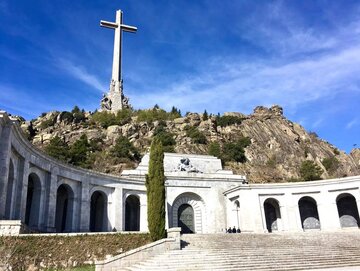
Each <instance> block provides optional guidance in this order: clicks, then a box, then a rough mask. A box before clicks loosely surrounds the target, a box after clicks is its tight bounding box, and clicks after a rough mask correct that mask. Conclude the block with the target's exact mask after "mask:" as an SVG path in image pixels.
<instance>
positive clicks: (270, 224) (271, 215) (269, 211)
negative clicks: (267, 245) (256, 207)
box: [264, 199, 281, 232]
mask: <svg viewBox="0 0 360 271" xmlns="http://www.w3.org/2000/svg"><path fill="white" fill-rule="evenodd" d="M264 212H265V219H266V228H267V230H268V232H273V231H277V230H278V229H279V225H278V219H280V218H281V216H280V208H279V203H278V202H277V201H276V200H275V199H267V200H266V201H265V202H264Z"/></svg>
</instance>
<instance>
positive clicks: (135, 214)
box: [125, 195, 140, 231]
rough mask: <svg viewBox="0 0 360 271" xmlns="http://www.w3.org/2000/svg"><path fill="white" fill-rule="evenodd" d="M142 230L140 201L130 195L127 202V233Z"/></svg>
mask: <svg viewBox="0 0 360 271" xmlns="http://www.w3.org/2000/svg"><path fill="white" fill-rule="evenodd" d="M139 230H140V200H139V198H138V197H137V196H135V195H130V196H128V197H127V198H126V202H125V231H139Z"/></svg>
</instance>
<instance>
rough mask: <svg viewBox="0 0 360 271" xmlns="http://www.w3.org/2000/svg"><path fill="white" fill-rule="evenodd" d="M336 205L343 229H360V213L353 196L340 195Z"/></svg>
mask: <svg viewBox="0 0 360 271" xmlns="http://www.w3.org/2000/svg"><path fill="white" fill-rule="evenodd" d="M336 205H337V209H338V213H339V219H340V225H341V227H342V228H347V227H359V212H358V208H357V204H356V200H355V198H354V196H353V195H350V194H348V193H346V194H341V195H339V196H338V198H337V200H336Z"/></svg>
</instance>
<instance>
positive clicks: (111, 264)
mask: <svg viewBox="0 0 360 271" xmlns="http://www.w3.org/2000/svg"><path fill="white" fill-rule="evenodd" d="M180 231H181V228H171V229H169V230H168V231H167V232H168V238H164V239H161V240H159V241H156V242H153V243H150V244H147V245H145V246H142V247H139V248H136V249H133V250H130V251H128V252H125V253H122V254H120V255H117V256H115V257H111V258H108V259H106V260H103V261H97V262H95V266H96V271H110V270H117V269H121V268H124V267H129V266H131V265H134V264H136V263H139V262H141V261H145V260H147V259H149V258H150V257H152V256H155V255H158V254H161V253H164V252H165V251H168V250H179V249H181V244H180Z"/></svg>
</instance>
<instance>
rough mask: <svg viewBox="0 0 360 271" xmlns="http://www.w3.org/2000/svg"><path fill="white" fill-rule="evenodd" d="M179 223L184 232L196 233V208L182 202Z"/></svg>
mask: <svg viewBox="0 0 360 271" xmlns="http://www.w3.org/2000/svg"><path fill="white" fill-rule="evenodd" d="M178 225H179V227H181V232H182V233H194V232H195V223H194V209H193V208H192V207H191V205H189V204H182V205H181V206H180V207H179V210H178Z"/></svg>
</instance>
